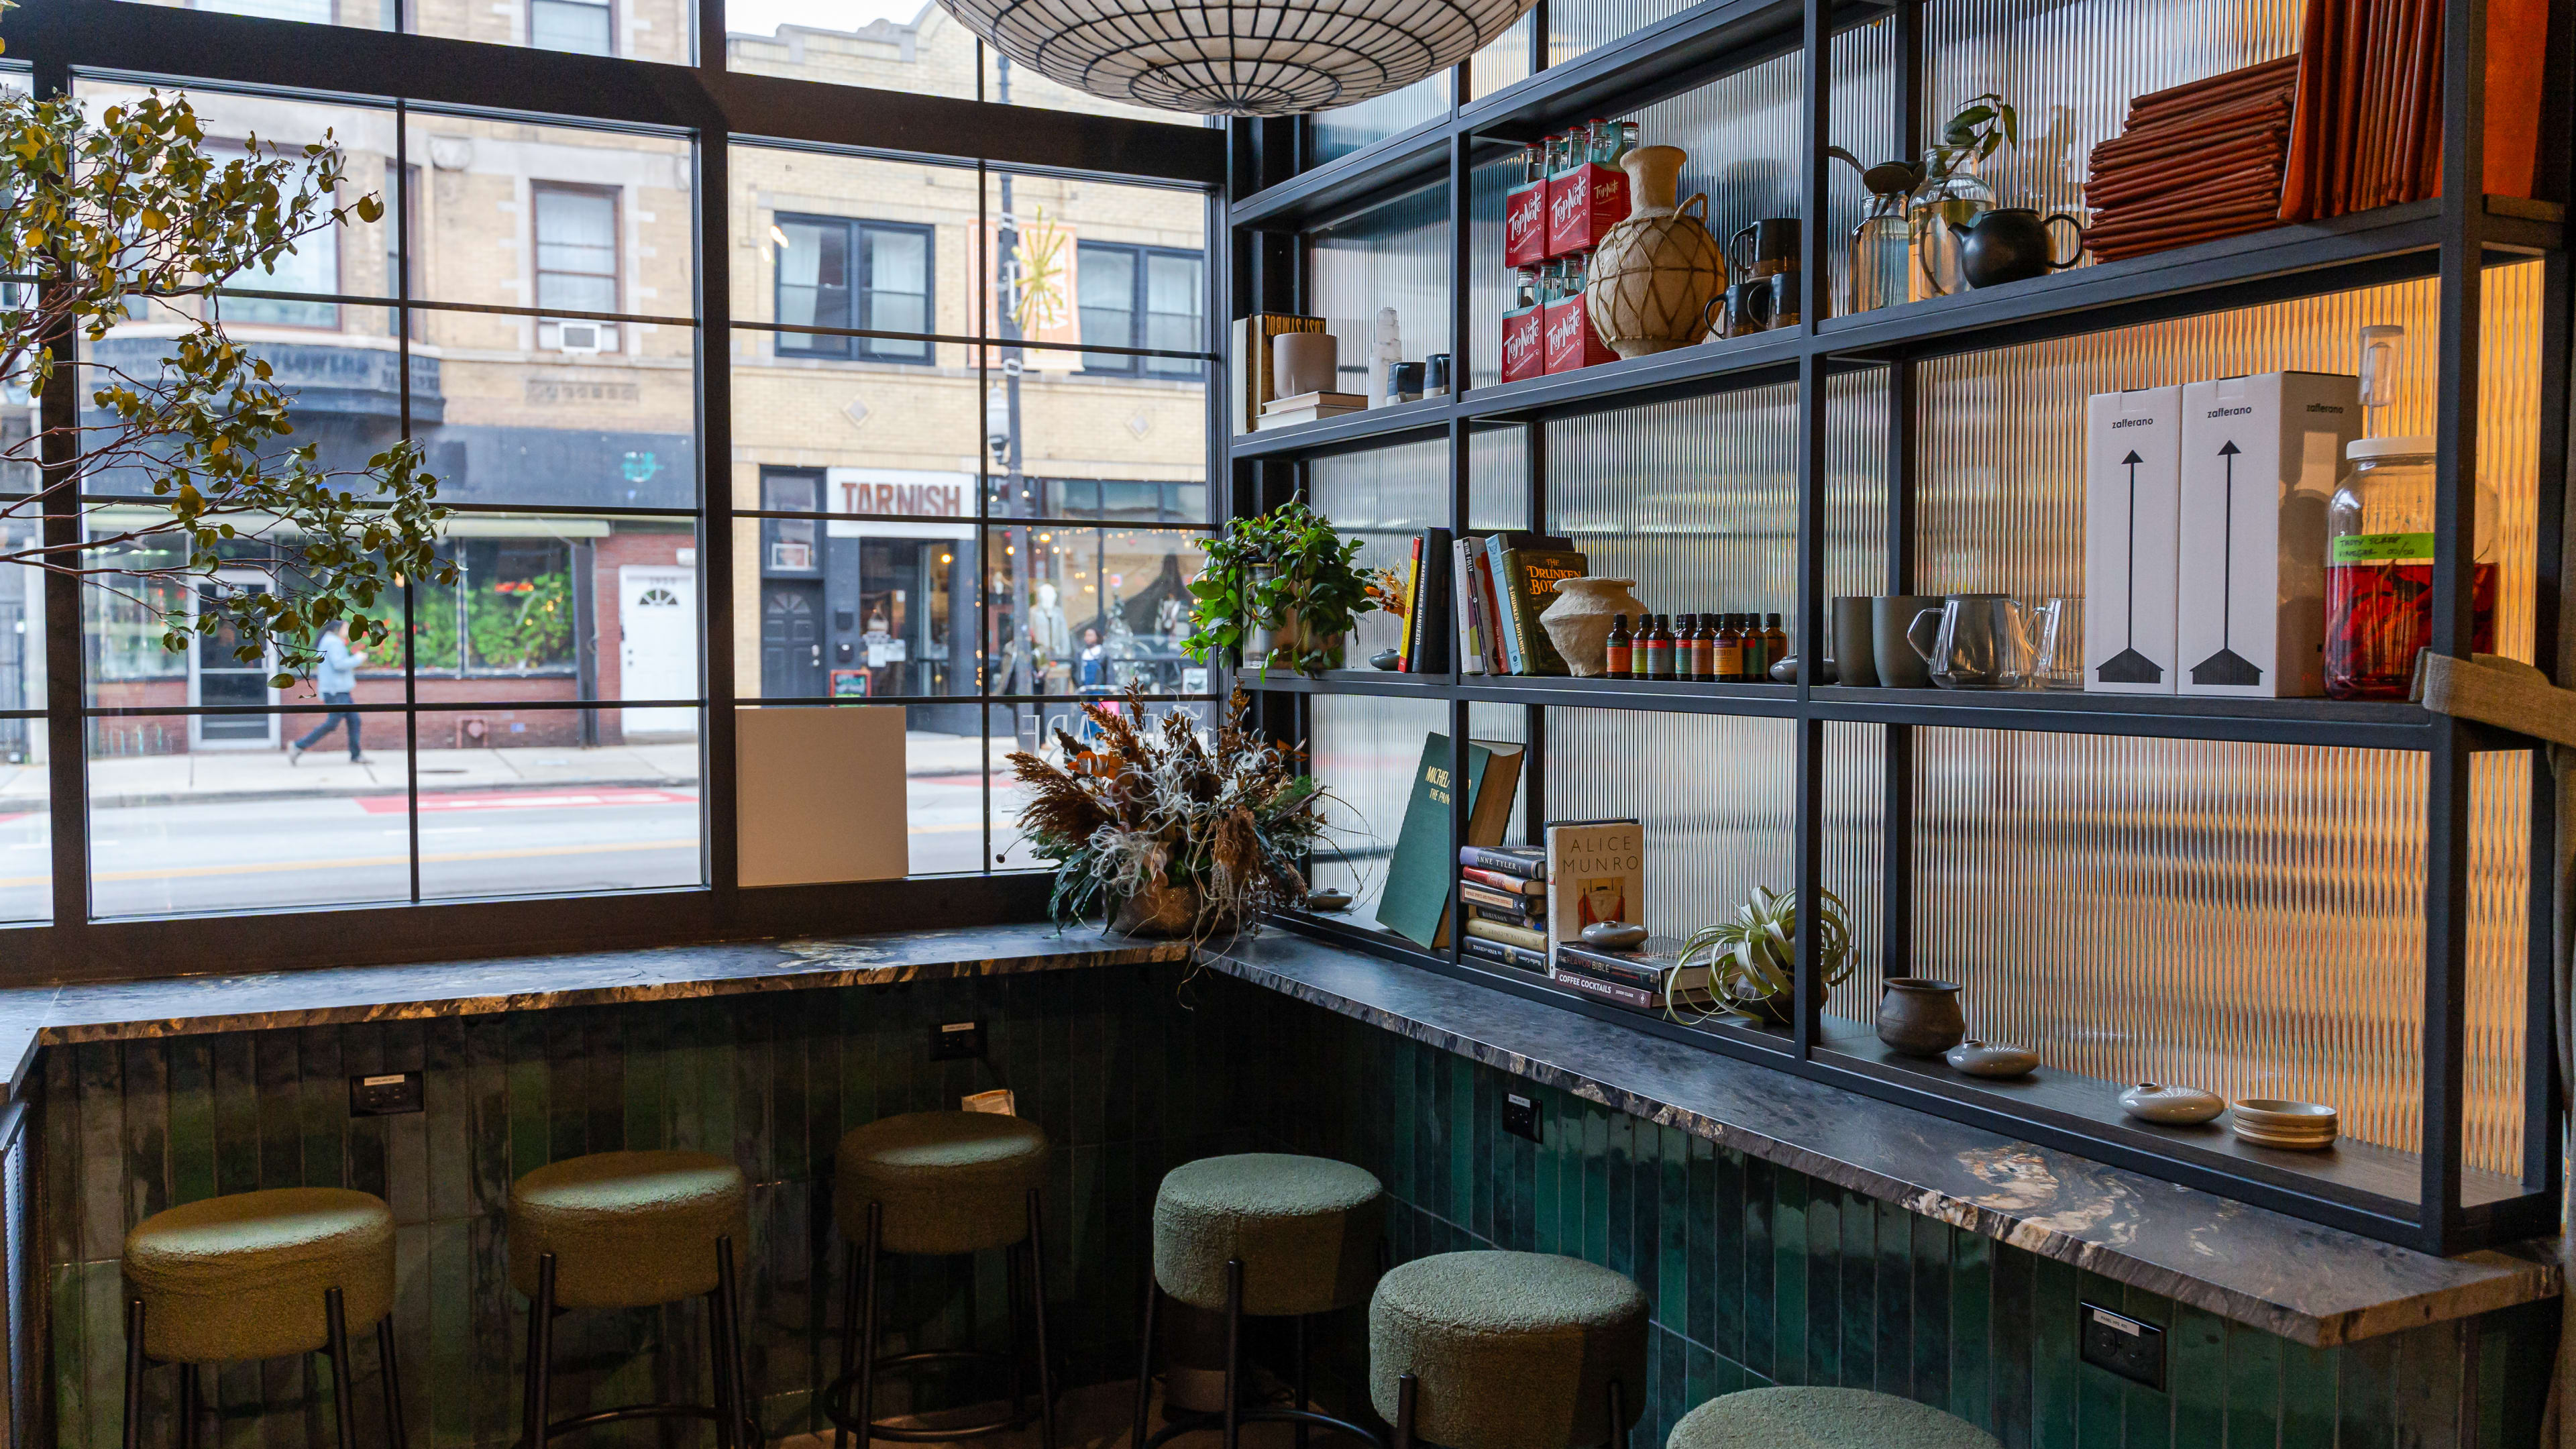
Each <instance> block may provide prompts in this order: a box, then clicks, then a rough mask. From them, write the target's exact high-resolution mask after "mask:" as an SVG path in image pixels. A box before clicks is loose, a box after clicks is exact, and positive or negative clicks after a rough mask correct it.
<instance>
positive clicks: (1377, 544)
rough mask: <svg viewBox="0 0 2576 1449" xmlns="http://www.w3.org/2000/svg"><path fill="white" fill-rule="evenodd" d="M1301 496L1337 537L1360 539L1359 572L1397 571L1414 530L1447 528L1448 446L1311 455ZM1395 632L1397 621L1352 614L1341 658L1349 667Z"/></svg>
mask: <svg viewBox="0 0 2576 1449" xmlns="http://www.w3.org/2000/svg"><path fill="white" fill-rule="evenodd" d="M1306 495H1307V500H1308V501H1309V502H1310V503H1312V504H1313V505H1314V507H1315V510H1316V511H1317V512H1319V513H1321V514H1323V515H1324V516H1325V517H1326V518H1329V519H1331V520H1332V521H1333V527H1334V528H1335V529H1337V530H1339V531H1340V532H1341V533H1342V535H1343V536H1344V537H1346V538H1357V539H1359V540H1360V545H1361V546H1360V552H1359V558H1358V563H1359V566H1360V567H1361V568H1362V569H1394V570H1396V571H1397V572H1398V573H1399V574H1401V573H1402V572H1403V570H1404V569H1405V567H1406V566H1407V564H1409V563H1410V562H1411V560H1412V557H1413V545H1414V542H1415V540H1416V539H1418V538H1419V537H1420V536H1421V532H1422V530H1423V529H1425V528H1429V527H1434V526H1437V527H1441V528H1446V527H1448V526H1449V445H1448V443H1446V442H1444V441H1441V440H1439V439H1431V440H1429V441H1425V442H1420V443H1399V444H1397V445H1396V446H1394V447H1391V448H1371V449H1369V450H1368V451H1366V452H1362V453H1337V454H1334V455H1332V456H1330V457H1324V458H1317V459H1315V460H1314V461H1313V462H1311V463H1309V464H1308V465H1307V470H1306ZM1403 635H1404V621H1403V620H1402V619H1400V618H1397V617H1396V616H1395V615H1393V614H1389V613H1385V612H1383V611H1378V610H1372V611H1370V612H1368V613H1365V614H1362V615H1360V616H1359V627H1358V628H1357V629H1356V630H1354V631H1353V632H1352V635H1351V639H1350V643H1349V646H1348V647H1347V648H1346V649H1345V650H1344V653H1345V655H1346V656H1347V657H1348V659H1349V660H1350V662H1351V664H1352V665H1353V667H1357V666H1358V665H1359V664H1361V663H1362V662H1363V661H1365V660H1366V659H1367V658H1368V657H1369V656H1370V655H1372V654H1375V653H1377V652H1378V651H1380V650H1383V649H1392V648H1394V647H1396V645H1397V644H1398V643H1399V642H1400V641H1401V640H1402V638H1403Z"/></svg>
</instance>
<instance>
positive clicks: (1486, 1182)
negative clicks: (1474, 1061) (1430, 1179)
mask: <svg viewBox="0 0 2576 1449" xmlns="http://www.w3.org/2000/svg"><path fill="white" fill-rule="evenodd" d="M1458 1060H1459V1062H1460V1063H1461V1064H1462V1065H1467V1064H1468V1063H1467V1059H1466V1058H1465V1057H1460V1058H1459V1059H1458ZM1470 1077H1471V1090H1470V1091H1469V1092H1468V1094H1467V1096H1468V1102H1469V1116H1470V1120H1471V1122H1472V1124H1473V1125H1472V1126H1471V1127H1470V1128H1469V1129H1468V1133H1469V1144H1470V1146H1469V1152H1468V1159H1469V1161H1468V1165H1467V1172H1466V1174H1465V1177H1466V1180H1467V1182H1468V1184H1469V1191H1468V1203H1467V1216H1466V1218H1465V1219H1463V1221H1464V1222H1465V1223H1466V1225H1467V1227H1468V1228H1469V1230H1471V1231H1472V1232H1474V1233H1475V1234H1476V1236H1478V1237H1480V1238H1483V1239H1484V1240H1485V1241H1487V1242H1497V1241H1500V1240H1502V1239H1504V1238H1506V1237H1508V1229H1509V1224H1510V1222H1511V1189H1510V1186H1509V1184H1508V1183H1504V1184H1501V1187H1502V1191H1501V1192H1500V1193H1499V1194H1497V1192H1496V1191H1495V1189H1496V1186H1497V1183H1496V1181H1495V1162H1496V1159H1497V1158H1498V1157H1499V1158H1500V1159H1501V1160H1503V1161H1505V1162H1508V1161H1509V1160H1510V1159H1511V1144H1512V1143H1513V1142H1514V1141H1516V1140H1517V1139H1514V1138H1509V1137H1504V1136H1503V1128H1502V1098H1501V1096H1500V1095H1498V1094H1497V1092H1496V1090H1495V1080H1496V1079H1495V1075H1494V1074H1493V1073H1492V1072H1489V1071H1484V1070H1482V1069H1475V1070H1472V1071H1471V1073H1470ZM1498 1197H1499V1199H1500V1201H1499V1202H1497V1198H1498ZM1498 1224H1500V1226H1498Z"/></svg>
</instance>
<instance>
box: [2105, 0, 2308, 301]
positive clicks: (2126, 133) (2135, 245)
mask: <svg viewBox="0 0 2576 1449" xmlns="http://www.w3.org/2000/svg"><path fill="white" fill-rule="evenodd" d="M2324 3H2330V0H2313V3H2312V6H2311V10H2310V13H2311V14H2314V13H2315V9H2314V6H2315V5H2316V4H2324ZM2299 78H2300V60H2299V57H2297V56H2294V55H2293V56H2284V57H2283V58H2281V59H2279V60H2275V61H2267V62H2265V63H2264V64H2262V65H2255V66H2248V67H2246V68H2245V69H2243V70H2238V71H2230V72H2228V73H2227V74H2225V75H2221V76H2212V77H2210V78H2209V79H2207V80H2199V81H2193V82H2191V83H2190V84H2188V85H2180V86H2175V87H2173V88H2172V89H2171V90H2162V91H2157V92H2155V93H2154V94H2152V95H2144V96H2140V97H2138V98H2137V99H2135V100H2133V101H2131V102H2129V117H2128V122H2127V125H2126V126H2125V127H2124V128H2123V129H2122V131H2121V132H2120V134H2119V136H2118V137H2116V138H2114V139H2112V140H2109V141H2105V142H2103V143H2102V144H2101V145H2099V146H2096V147H2094V148H2093V159H2092V170H2091V173H2090V175H2089V176H2088V178H2087V179H2086V181H2085V183H2084V200H2085V204H2086V205H2087V206H2089V207H2090V208H2091V209H2092V212H2093V225H2092V228H2091V230H2090V231H2089V232H2088V233H2087V234H2086V246H2087V247H2088V248H2089V249H2090V250H2091V251H2092V253H2093V255H2094V256H2095V257H2097V258H2099V259H2100V260H2102V261H2106V262H2107V261H2117V260H2119V259H2120V258H2122V257H2134V256H2140V255H2143V254H2145V253H2147V252H2158V251H2163V250H2165V249H2166V248H2168V247H2178V246H2189V245H2191V244H2192V243H2194V242H2204V241H2211V240H2214V239H2216V238H2219V237H2224V236H2235V235H2237V234H2239V233H2241V232H2249V231H2260V230H2262V229H2264V228H2265V227H2270V226H2277V225H2279V224H2280V220H2281V217H2280V210H2281V177H2282V172H2283V169H2284V168H2285V167H2287V166H2288V165H2289V158H2290V149H2291V147H2290V123H2291V115H2292V111H2293V108H2294V106H2295V105H2296V104H2297V98H2298V95H2299V84H2300V81H2299Z"/></svg>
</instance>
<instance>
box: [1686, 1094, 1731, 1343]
mask: <svg viewBox="0 0 2576 1449" xmlns="http://www.w3.org/2000/svg"><path fill="white" fill-rule="evenodd" d="M1718 1156H1719V1154H1718V1147H1717V1144H1716V1143H1714V1142H1711V1141H1709V1140H1708V1139H1707V1138H1705V1137H1700V1136H1696V1135H1694V1136H1693V1137H1692V1138H1691V1139H1690V1170H1689V1176H1688V1179H1687V1181H1686V1182H1685V1183H1684V1185H1683V1188H1682V1204H1683V1209H1682V1211H1681V1212H1680V1213H1679V1214H1677V1216H1678V1217H1680V1218H1681V1220H1682V1225H1683V1227H1682V1231H1683V1234H1684V1236H1685V1237H1686V1238H1687V1239H1688V1240H1689V1245H1690V1247H1689V1251H1690V1261H1689V1264H1688V1267H1687V1270H1686V1271H1687V1274H1688V1278H1689V1285H1690V1308H1689V1311H1688V1313H1687V1314H1686V1315H1685V1317H1684V1319H1683V1324H1682V1332H1683V1333H1684V1334H1685V1335H1686V1336H1688V1337H1689V1339H1690V1340H1691V1342H1693V1343H1696V1344H1700V1345H1702V1346H1705V1347H1708V1348H1711V1349H1714V1348H1715V1347H1716V1346H1717V1293H1718V1281H1717V1259H1718V1253H1719V1251H1720V1249H1719V1245H1720V1244H1721V1243H1726V1244H1733V1243H1735V1242H1737V1241H1738V1236H1739V1234H1740V1233H1741V1232H1742V1230H1743V1226H1744V1213H1743V1209H1742V1206H1741V1205H1740V1204H1738V1203H1735V1202H1732V1201H1721V1200H1720V1199H1719V1196H1718V1192H1719V1189H1718V1178H1717V1167H1718ZM1738 1251H1739V1252H1740V1251H1741V1249H1738ZM1731 1347H1732V1346H1731V1345H1730V1349H1731Z"/></svg>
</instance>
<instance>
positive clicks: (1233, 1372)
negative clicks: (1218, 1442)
mask: <svg viewBox="0 0 2576 1449" xmlns="http://www.w3.org/2000/svg"><path fill="white" fill-rule="evenodd" d="M1242 1374H1243V1260H1242V1259H1241V1258H1228V1259H1226V1260H1225V1449H1240V1445H1241V1442H1242V1439H1243V1387H1242V1384H1241V1383H1240V1382H1239V1380H1240V1379H1241V1377H1242Z"/></svg>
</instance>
